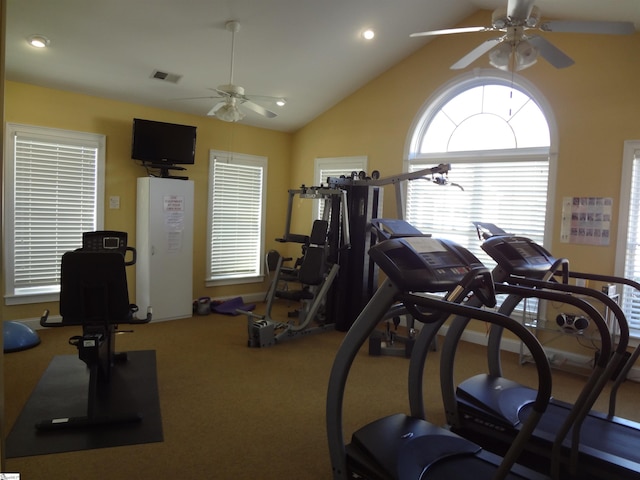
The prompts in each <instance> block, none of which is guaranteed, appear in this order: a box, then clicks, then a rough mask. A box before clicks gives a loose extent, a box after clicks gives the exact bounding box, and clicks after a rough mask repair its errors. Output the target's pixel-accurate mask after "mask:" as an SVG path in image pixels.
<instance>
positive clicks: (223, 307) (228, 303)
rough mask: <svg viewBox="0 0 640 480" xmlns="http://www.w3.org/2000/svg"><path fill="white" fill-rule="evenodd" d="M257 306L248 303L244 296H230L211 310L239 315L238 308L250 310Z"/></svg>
mask: <svg viewBox="0 0 640 480" xmlns="http://www.w3.org/2000/svg"><path fill="white" fill-rule="evenodd" d="M254 308H256V306H255V304H246V303H244V301H243V300H242V297H235V298H230V299H229V300H225V301H224V302H222V303H220V304H218V305H214V306H212V307H211V311H212V312H215V313H222V314H223V315H239V314H240V313H239V312H238V310H243V311H250V310H253V309H254Z"/></svg>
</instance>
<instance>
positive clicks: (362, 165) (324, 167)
mask: <svg viewBox="0 0 640 480" xmlns="http://www.w3.org/2000/svg"><path fill="white" fill-rule="evenodd" d="M314 170H315V175H314V177H315V183H314V185H318V186H319V185H326V184H327V178H329V177H336V178H340V176H342V175H344V176H345V177H350V176H351V174H352V173H353V172H361V171H364V172H366V171H367V157H366V156H359V157H332V158H328V157H325V158H316V160H315V165H314ZM314 202H315V207H314V209H313V212H314V213H313V215H314V217H313V220H316V219H318V218H322V215H323V214H324V205H325V202H321V201H319V200H314Z"/></svg>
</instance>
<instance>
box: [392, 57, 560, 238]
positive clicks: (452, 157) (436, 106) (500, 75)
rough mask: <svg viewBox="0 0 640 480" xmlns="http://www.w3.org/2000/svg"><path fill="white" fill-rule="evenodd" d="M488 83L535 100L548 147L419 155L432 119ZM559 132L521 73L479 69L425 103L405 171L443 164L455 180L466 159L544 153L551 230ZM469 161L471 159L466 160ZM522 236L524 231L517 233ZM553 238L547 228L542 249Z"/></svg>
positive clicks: (417, 119)
mask: <svg viewBox="0 0 640 480" xmlns="http://www.w3.org/2000/svg"><path fill="white" fill-rule="evenodd" d="M488 83H492V84H498V85H503V86H507V87H512V88H515V89H518V90H520V91H522V92H524V93H525V94H526V95H528V96H529V97H530V98H532V99H533V100H534V101H535V102H536V103H537V104H538V107H539V108H540V110H541V111H542V113H543V114H544V116H545V118H546V120H547V124H548V126H549V147H548V149H547V148H546V147H544V148H519V149H512V150H482V151H464V152H440V153H420V145H421V141H422V138H423V137H424V134H425V132H426V130H427V129H428V127H429V124H430V119H433V118H434V117H435V115H436V114H437V112H439V111H440V109H441V108H442V107H443V106H444V105H445V104H446V103H447V102H448V101H449V100H451V99H452V98H454V97H456V96H457V95H459V94H461V93H462V92H464V91H466V90H469V89H471V88H474V87H478V86H481V85H486V84H488ZM557 132H558V129H557V123H556V120H555V115H554V114H553V110H552V108H551V105H550V104H549V102H548V101H547V100H546V98H545V97H544V95H543V94H542V92H540V90H539V89H538V88H536V86H535V85H534V84H533V83H531V82H530V81H528V80H527V79H526V78H524V77H522V76H521V75H519V74H516V73H512V72H502V71H500V70H496V69H476V70H474V71H472V72H466V73H464V74H462V75H459V76H457V77H455V78H453V79H451V80H450V81H448V82H447V83H445V84H444V85H442V86H441V87H440V88H438V89H437V90H436V91H435V92H434V93H433V94H432V95H431V96H429V97H428V98H427V99H426V101H425V102H424V103H423V104H422V106H421V107H420V109H419V110H418V113H417V114H416V116H415V117H414V119H413V122H412V124H411V127H410V128H409V130H408V135H407V139H406V142H405V148H404V161H403V171H404V172H409V171H410V169H411V165H412V164H420V163H425V164H429V165H431V166H434V165H438V164H440V163H451V164H452V173H451V175H452V178H453V179H454V181H455V176H454V175H455V162H456V161H465V159H470V158H472V157H473V158H476V159H480V160H484V159H489V158H492V159H499V158H501V157H502V158H504V157H505V156H508V155H510V154H513V153H515V154H516V155H517V156H518V157H519V158H522V159H524V158H526V157H530V156H532V155H533V156H538V155H540V154H541V153H542V152H543V151H544V152H545V155H546V156H548V161H549V169H548V183H547V203H546V212H545V225H547V226H550V227H552V226H553V221H554V205H555V197H556V178H557V157H558V133H557ZM467 161H469V160H467ZM407 201H408V198H407V188H406V185H405V186H403V190H402V203H403V205H402V206H403V211H404V212H406V211H407ZM514 233H522V234H524V232H514ZM552 239H553V231H552V228H545V233H544V239H543V246H545V247H546V248H549V246H550V245H551V242H552Z"/></svg>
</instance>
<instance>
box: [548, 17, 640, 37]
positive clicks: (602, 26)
mask: <svg viewBox="0 0 640 480" xmlns="http://www.w3.org/2000/svg"><path fill="white" fill-rule="evenodd" d="M540 30H542V31H543V32H567V33H595V34H600V33H601V34H608V35H630V34H632V33H635V31H636V27H635V25H634V24H633V23H632V22H582V21H570V20H555V21H554V20H551V21H548V22H544V23H542V24H541V25H540Z"/></svg>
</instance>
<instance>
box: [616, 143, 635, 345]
mask: <svg viewBox="0 0 640 480" xmlns="http://www.w3.org/2000/svg"><path fill="white" fill-rule="evenodd" d="M639 215H640V151H639V150H636V151H635V154H634V156H633V160H632V165H631V191H630V195H629V217H628V218H627V219H626V221H627V239H626V249H625V254H624V277H625V278H628V279H631V280H634V281H636V282H640V221H639V220H638V216H639ZM624 220H625V219H620V221H624ZM622 310H623V311H624V313H625V316H626V317H627V321H628V322H629V328H630V329H631V330H635V332H634V333H635V335H636V336H637V335H638V334H640V292H638V291H637V290H635V289H634V288H631V287H628V286H624V288H623V293H622Z"/></svg>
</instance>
